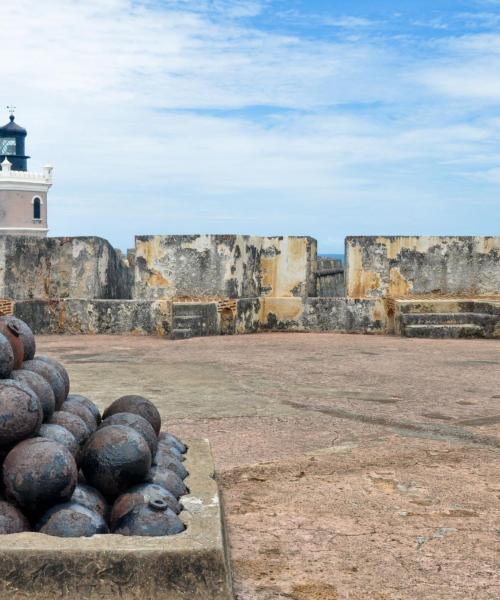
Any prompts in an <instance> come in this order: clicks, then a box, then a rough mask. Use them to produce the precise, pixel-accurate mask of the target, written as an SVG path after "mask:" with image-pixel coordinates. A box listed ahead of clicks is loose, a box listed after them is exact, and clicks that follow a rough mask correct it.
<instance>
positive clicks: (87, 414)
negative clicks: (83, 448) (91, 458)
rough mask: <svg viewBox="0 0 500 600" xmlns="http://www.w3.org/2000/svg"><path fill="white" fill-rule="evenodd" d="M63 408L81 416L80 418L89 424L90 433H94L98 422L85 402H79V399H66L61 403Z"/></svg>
mask: <svg viewBox="0 0 500 600" xmlns="http://www.w3.org/2000/svg"><path fill="white" fill-rule="evenodd" d="M61 410H62V411H65V412H69V413H71V414H73V415H76V416H77V417H80V419H82V421H84V422H85V425H87V427H88V428H89V431H90V433H94V431H95V430H96V429H97V422H96V420H95V417H94V415H93V414H92V412H91V411H90V410H89V409H88V408H87V407H86V406H85V404H82V403H81V402H78V400H71V399H70V400H68V399H66V400H65V401H64V402H63V403H62V405H61Z"/></svg>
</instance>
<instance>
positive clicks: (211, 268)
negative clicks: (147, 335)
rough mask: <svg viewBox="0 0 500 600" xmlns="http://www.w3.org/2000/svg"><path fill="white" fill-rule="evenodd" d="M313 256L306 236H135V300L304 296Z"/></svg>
mask: <svg viewBox="0 0 500 600" xmlns="http://www.w3.org/2000/svg"><path fill="white" fill-rule="evenodd" d="M316 252H317V249H316V241H315V240H313V239H312V238H308V237H292V236H290V237H287V236H285V237H269V238H263V237H258V236H248V235H170V236H138V237H136V250H135V291H134V297H136V298H144V299H157V298H182V297H193V298H201V297H204V296H205V297H215V298H217V297H218V298H255V297H258V296H261V295H266V296H272V297H276V296H284V297H288V296H307V295H308V294H314V293H315V292H314V290H315V285H316V282H315V270H316Z"/></svg>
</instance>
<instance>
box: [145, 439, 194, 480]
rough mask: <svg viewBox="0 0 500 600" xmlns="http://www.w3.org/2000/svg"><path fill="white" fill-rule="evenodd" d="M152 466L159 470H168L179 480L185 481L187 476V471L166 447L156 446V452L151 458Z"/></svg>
mask: <svg viewBox="0 0 500 600" xmlns="http://www.w3.org/2000/svg"><path fill="white" fill-rule="evenodd" d="M153 466H154V467H158V468H159V469H163V470H165V469H169V470H170V471H173V472H174V473H175V474H176V475H178V476H179V477H180V478H181V479H186V477H187V476H188V475H189V473H188V470H187V469H186V467H185V466H184V465H183V464H182V461H180V460H179V459H178V458H177V457H176V456H175V455H174V454H172V452H171V451H170V448H169V447H168V446H158V450H157V451H156V454H155V455H154V458H153Z"/></svg>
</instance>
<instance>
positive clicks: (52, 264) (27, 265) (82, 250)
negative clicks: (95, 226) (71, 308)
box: [0, 236, 132, 300]
mask: <svg viewBox="0 0 500 600" xmlns="http://www.w3.org/2000/svg"><path fill="white" fill-rule="evenodd" d="M131 293H132V276H131V272H130V270H129V268H128V266H127V265H126V263H125V262H124V261H123V259H122V258H121V256H120V253H118V252H116V251H115V249H114V248H113V247H112V246H111V244H110V243H109V242H107V241H106V240H104V239H102V238H98V237H63V238H34V237H14V236H1V237H0V297H2V298H11V299H13V300H28V299H32V298H36V299H52V298H130V297H131Z"/></svg>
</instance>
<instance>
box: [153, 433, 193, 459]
mask: <svg viewBox="0 0 500 600" xmlns="http://www.w3.org/2000/svg"><path fill="white" fill-rule="evenodd" d="M158 444H167V445H169V446H173V447H174V448H176V449H177V450H178V452H179V453H180V454H186V452H187V446H186V444H184V442H182V441H181V440H180V439H179V438H178V437H176V436H175V435H174V434H173V433H169V432H168V431H161V432H160V433H159V434H158Z"/></svg>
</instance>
